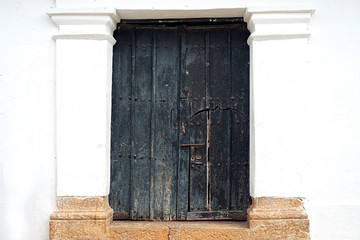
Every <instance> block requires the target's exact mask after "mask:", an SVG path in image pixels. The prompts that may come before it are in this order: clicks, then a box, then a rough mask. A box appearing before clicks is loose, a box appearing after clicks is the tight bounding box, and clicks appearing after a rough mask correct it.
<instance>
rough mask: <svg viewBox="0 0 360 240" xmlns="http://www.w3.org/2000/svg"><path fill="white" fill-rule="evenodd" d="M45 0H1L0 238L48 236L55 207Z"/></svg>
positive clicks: (51, 51) (51, 61)
mask: <svg viewBox="0 0 360 240" xmlns="http://www.w3.org/2000/svg"><path fill="white" fill-rule="evenodd" d="M53 6H54V2H52V1H48V0H34V1H25V0H19V1H8V0H1V1H0V239H3V240H15V239H16V240H18V239H19V240H20V239H21V240H23V239H33V240H40V239H47V238H48V228H49V227H48V226H49V214H50V213H51V212H52V211H54V209H55V196H56V193H55V189H56V188H55V187H56V186H55V174H56V168H55V165H56V160H55V142H54V140H55V122H54V119H55V101H54V100H55V94H54V93H55V44H54V42H53V40H52V39H51V36H52V34H53V33H54V32H55V31H56V27H55V26H54V25H53V24H52V23H51V22H50V21H49V18H48V16H47V15H46V14H45V12H46V11H47V10H48V9H49V8H51V7H53Z"/></svg>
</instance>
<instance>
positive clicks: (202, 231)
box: [109, 221, 249, 240]
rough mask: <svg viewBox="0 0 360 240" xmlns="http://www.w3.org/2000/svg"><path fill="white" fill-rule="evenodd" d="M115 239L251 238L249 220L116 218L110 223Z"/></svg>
mask: <svg viewBox="0 0 360 240" xmlns="http://www.w3.org/2000/svg"><path fill="white" fill-rule="evenodd" d="M109 234H110V239H111V240H119V239H121V240H127V239H129V240H130V239H131V240H140V239H142V240H163V239H164V240H185V239H186V240H190V239H191V240H215V239H216V240H220V239H236V240H245V239H246V240H248V239H249V228H248V225H247V222H245V221H241V222H239V221H174V222H149V221H147V222H145V221H114V222H112V223H111V224H110V227H109Z"/></svg>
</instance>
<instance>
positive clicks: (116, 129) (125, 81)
mask: <svg viewBox="0 0 360 240" xmlns="http://www.w3.org/2000/svg"><path fill="white" fill-rule="evenodd" d="M114 37H115V39H116V40H117V43H116V44H115V46H114V55H113V84H112V115H111V117H112V120H111V122H112V124H111V139H112V141H111V178H110V180H111V182H110V188H111V190H110V196H109V201H110V205H111V207H112V208H113V209H114V212H115V215H114V217H115V218H117V219H127V218H129V217H130V216H129V211H130V159H129V158H128V155H129V154H130V128H131V126H130V124H131V122H130V100H128V96H129V94H130V91H131V90H130V84H131V41H132V40H131V33H130V30H126V31H115V35H114Z"/></svg>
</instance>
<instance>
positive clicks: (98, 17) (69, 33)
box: [47, 8, 120, 44]
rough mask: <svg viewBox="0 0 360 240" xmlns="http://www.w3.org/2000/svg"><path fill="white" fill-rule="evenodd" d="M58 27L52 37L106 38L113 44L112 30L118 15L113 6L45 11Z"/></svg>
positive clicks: (118, 18)
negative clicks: (57, 30)
mask: <svg viewBox="0 0 360 240" xmlns="http://www.w3.org/2000/svg"><path fill="white" fill-rule="evenodd" d="M47 14H48V15H49V16H50V17H51V20H52V21H53V22H54V23H55V24H56V25H57V26H58V27H59V32H58V33H57V34H55V35H54V36H53V39H83V40H108V41H109V42H110V43H111V44H115V42H116V41H115V39H114V37H113V31H114V30H115V28H116V23H118V22H119V21H120V16H119V15H118V14H117V12H116V9H115V8H93V9H59V8H58V9H54V10H52V11H50V12H48V13H47Z"/></svg>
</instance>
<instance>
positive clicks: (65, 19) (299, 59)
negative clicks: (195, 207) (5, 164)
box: [48, 5, 314, 239]
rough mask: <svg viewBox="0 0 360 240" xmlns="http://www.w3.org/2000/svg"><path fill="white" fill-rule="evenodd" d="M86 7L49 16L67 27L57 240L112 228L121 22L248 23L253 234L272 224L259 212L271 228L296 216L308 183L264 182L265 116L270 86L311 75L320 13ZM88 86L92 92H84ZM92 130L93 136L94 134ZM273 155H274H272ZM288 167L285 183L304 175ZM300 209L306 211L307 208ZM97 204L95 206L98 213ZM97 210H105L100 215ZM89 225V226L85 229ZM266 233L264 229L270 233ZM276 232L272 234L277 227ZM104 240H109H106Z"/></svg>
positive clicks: (60, 59) (61, 72)
mask: <svg viewBox="0 0 360 240" xmlns="http://www.w3.org/2000/svg"><path fill="white" fill-rule="evenodd" d="M85 7H88V6H85V5H84V8H83V9H75V8H74V9H73V8H67V9H54V10H53V11H51V12H49V13H48V15H49V16H50V17H51V19H52V20H53V22H54V23H55V24H56V25H58V26H59V32H58V33H56V34H54V36H53V38H54V39H55V40H56V81H57V86H56V106H57V107H56V149H57V150H56V151H57V154H56V155H57V196H58V199H57V210H56V211H55V212H54V213H53V214H52V216H51V221H50V230H51V231H50V235H51V236H60V235H61V234H63V235H62V236H73V235H71V234H74V233H69V232H67V231H62V232H61V231H60V230H59V229H60V228H58V227H56V226H59V224H60V225H61V226H63V225H64V224H65V225H66V224H67V222H68V221H69V219H71V218H72V220H75V219H82V220H84V219H88V220H90V219H92V220H93V221H105V222H108V219H109V218H110V215H111V211H109V208H108V206H106V201H107V200H104V199H107V196H108V194H109V182H110V171H109V170H110V158H109V146H110V145H109V139H110V134H109V133H110V111H109V110H110V109H111V104H110V102H111V101H110V100H111V69H112V45H113V44H114V43H115V40H114V38H113V37H112V32H113V30H114V28H115V26H116V23H117V22H119V21H120V16H122V18H124V19H125V18H127V19H156V18H190V17H210V18H211V17H224V18H227V17H244V19H245V21H246V22H247V23H248V28H249V30H250V32H251V35H250V37H249V39H248V44H249V45H250V195H251V196H252V197H253V198H254V199H253V206H252V207H251V208H250V210H249V211H250V213H252V215H251V216H253V218H252V217H251V216H250V217H249V221H250V222H249V223H250V228H251V227H252V224H251V223H252V222H253V223H254V224H255V222H256V221H266V220H269V215H267V217H266V219H265V218H264V216H263V217H261V214H260V215H256V214H255V212H257V213H259V212H262V213H264V212H267V213H269V212H270V213H273V215H271V216H272V217H273V218H270V220H271V219H279V218H278V217H279V216H280V215H277V214H279V211H280V212H283V213H284V212H289V213H290V212H291V211H293V210H294V204H286V203H289V201H288V200H289V199H293V198H297V199H300V198H303V197H305V196H306V193H305V192H304V190H303V189H301V188H299V187H298V186H301V183H299V182H301V180H302V179H301V178H293V179H288V178H287V180H288V181H287V182H286V184H279V183H280V182H279V179H281V177H278V178H275V179H271V178H269V176H267V175H266V174H264V170H269V169H266V168H269V165H268V164H267V163H266V160H267V159H266V157H264V154H266V152H267V150H266V148H264V146H263V144H264V143H266V141H269V139H267V137H268V135H267V134H266V133H267V130H268V129H269V127H270V126H267V125H266V122H267V117H269V115H264V114H263V111H262V110H263V108H264V107H265V106H264V100H263V99H264V97H265V98H266V93H265V92H264V89H262V84H263V83H264V81H269V80H272V81H274V82H276V83H279V81H277V79H283V80H284V81H285V80H286V79H288V78H289V76H291V77H294V78H295V79H296V78H297V76H304V74H305V73H304V70H306V69H307V68H308V67H307V57H308V52H307V50H308V41H309V38H310V35H311V34H310V31H309V30H308V25H309V22H310V19H311V15H312V14H313V13H314V10H313V9H308V8H301V7H300V8H299V7H290V8H267V9H266V8H246V6H244V7H241V8H233V7H232V6H229V8H224V9H205V8H204V9H193V10H183V9H171V10H153V9H145V10H144V9H130V10H129V9H121V7H117V6H113V8H108V7H109V6H103V7H101V8H85ZM98 7H99V6H98ZM284 46H291V49H294V50H293V51H289V52H287V51H288V48H286V47H284ZM274 47H275V48H277V50H278V53H279V54H278V56H279V57H275V58H274V56H273V55H272V54H273V51H272V49H274ZM284 59H286V62H284ZM284 63H285V65H286V67H288V68H290V70H291V71H292V73H291V74H290V75H289V70H283V71H278V72H277V75H276V77H275V75H274V74H273V71H272V69H277V68H278V67H279V64H284ZM85 83H86V87H87V88H86V91H84V84H85ZM80 93H82V94H80ZM89 106H91V109H90V108H89ZM270 117H271V116H270ZM255 125H256V127H257V128H256V131H255ZM89 129H91V130H92V131H91V133H89V131H88V130H89ZM275 140H276V139H275ZM269 154H270V155H271V152H270V153H269ZM281 166H282V167H283V168H285V170H286V175H283V176H284V177H285V178H286V176H296V175H297V174H298V172H295V169H293V168H291V165H287V163H285V162H284V161H276V160H275V161H274V162H273V166H272V167H271V168H272V169H274V168H277V167H281ZM292 173H293V174H292ZM288 189H293V190H292V191H289V190H288ZM274 196H275V197H276V199H277V200H276V201H275V200H274V201H275V203H274V201H272V200H271V199H274ZM264 199H265V200H264ZM269 199H270V200H269ZM263 200H264V201H263ZM299 201H300V202H301V204H300V205H301V206H302V201H301V200H299ZM79 202H80V203H79ZM89 202H91V204H90V205H89ZM290 202H292V201H290ZM65 203H66V204H65ZM97 204H100V205H101V206H103V207H102V208H98V207H97V206H98V205H97ZM102 204H104V205H102ZM269 204H270V205H269ZM295 205H296V204H295ZM264 206H273V207H274V208H266V207H264ZM296 206H298V205H296ZM87 207H89V208H91V209H95V210H94V211H95V212H98V211H99V212H100V213H101V214H103V215H101V216H102V217H101V218H99V217H97V218H95V219H94V218H93V217H91V216H92V215H91V216H90V215H89V214H88V211H85V210H84V209H88V208H87ZM94 207H95V208H94ZM259 209H260V210H259ZM257 210H258V211H257ZM276 212H277V214H275V213H276ZM293 212H294V211H293ZM65 213H66V214H65ZM72 213H73V214H72ZM105 213H106V214H105ZM294 213H296V214H295V215H296V216H295V217H294V215H286V214H285V215H286V216H292V218H291V219H302V220H304V221H305V224H306V219H307V215H306V212H305V213H304V211H300V210H299V211H295V212H294ZM79 214H80V215H81V214H82V217H79ZM285 215H284V214H282V215H281V216H285ZM298 216H301V217H298ZM252 219H253V220H252ZM79 221H80V220H79ZM267 222H269V221H267ZM284 223H285V221H284ZM69 224H70V223H69ZM71 224H72V223H71ZM84 224H87V223H85V222H84ZM265 225H266V224H265ZM265 225H264V224H262V226H265ZM269 227H270V228H271V226H270V225H269ZM306 229H308V228H306ZM59 231H60V232H59ZM93 231H96V228H93ZM90 232H91V231H90ZM101 232H102V233H103V232H104V231H103V230H102V231H101ZM59 234H60V235H59ZM66 234H68V235H66ZM69 234H70V235H69ZM85 234H86V233H85ZM89 234H90V235H89V236H93V235H92V234H91V233H89ZM51 238H52V237H51ZM99 239H102V238H101V237H99ZM104 239H106V237H104Z"/></svg>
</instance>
